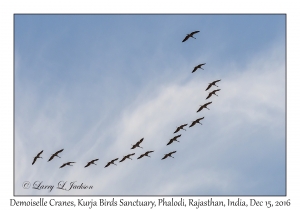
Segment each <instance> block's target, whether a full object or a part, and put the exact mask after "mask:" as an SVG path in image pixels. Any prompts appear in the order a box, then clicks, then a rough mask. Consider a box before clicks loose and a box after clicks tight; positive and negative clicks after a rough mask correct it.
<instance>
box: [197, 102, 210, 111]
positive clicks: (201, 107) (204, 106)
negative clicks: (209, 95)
mask: <svg viewBox="0 0 300 210" xmlns="http://www.w3.org/2000/svg"><path fill="white" fill-rule="evenodd" d="M211 103H212V102H208V103H206V104H203V105H202V106H200V108H199V109H198V111H197V112H200V111H201V110H202V109H204V108H206V109H208V110H210V109H209V108H207V106H208V105H209V104H211Z"/></svg>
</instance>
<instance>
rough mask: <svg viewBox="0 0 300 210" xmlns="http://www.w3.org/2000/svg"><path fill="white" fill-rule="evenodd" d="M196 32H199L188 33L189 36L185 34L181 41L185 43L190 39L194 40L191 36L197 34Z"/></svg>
mask: <svg viewBox="0 0 300 210" xmlns="http://www.w3.org/2000/svg"><path fill="white" fill-rule="evenodd" d="M198 32H200V31H194V32H192V33H190V34H187V35H186V36H185V38H184V39H183V40H182V42H185V41H186V40H188V39H189V38H190V37H192V38H194V39H196V38H195V37H193V35H194V34H196V33H198Z"/></svg>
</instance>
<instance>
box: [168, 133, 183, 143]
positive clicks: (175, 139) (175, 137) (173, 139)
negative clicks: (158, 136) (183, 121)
mask: <svg viewBox="0 0 300 210" xmlns="http://www.w3.org/2000/svg"><path fill="white" fill-rule="evenodd" d="M180 136H181V134H180V135H178V136H174V137H173V138H172V139H170V141H169V143H167V145H170V144H172V143H173V141H178V140H177V138H178V137H180ZM178 142H179V141H178Z"/></svg>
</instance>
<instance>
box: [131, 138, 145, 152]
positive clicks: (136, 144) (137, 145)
mask: <svg viewBox="0 0 300 210" xmlns="http://www.w3.org/2000/svg"><path fill="white" fill-rule="evenodd" d="M143 140H144V138H142V139H141V140H139V141H138V142H137V143H135V145H132V147H131V149H135V148H136V147H140V143H142V141H143ZM140 148H143V147H140Z"/></svg>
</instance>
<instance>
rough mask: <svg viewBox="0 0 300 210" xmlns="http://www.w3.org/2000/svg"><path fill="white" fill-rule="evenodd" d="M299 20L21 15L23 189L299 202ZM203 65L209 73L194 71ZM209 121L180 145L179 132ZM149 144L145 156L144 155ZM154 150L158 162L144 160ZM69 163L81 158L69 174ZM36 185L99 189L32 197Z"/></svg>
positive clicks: (18, 186)
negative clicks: (293, 161) (292, 183)
mask: <svg viewBox="0 0 300 210" xmlns="http://www.w3.org/2000/svg"><path fill="white" fill-rule="evenodd" d="M285 21H286V17H285V16H284V15H15V16H14V33H15V34H14V35H15V37H14V65H15V74H14V80H15V86H14V88H15V89H14V91H15V194H16V195H285V194H286V170H285V169H286V164H285V163H286V161H285V155H286V154H285V151H286V148H285V140H286V139H285V134H286V129H285V117H286V112H285V108H286V107H285V85H286V84H285V76H286V75H285V62H286V61H285V55H286V52H285V49H286V46H285V41H286V37H285V33H286V32H285V30H286V25H285ZM196 30H199V31H200V33H198V34H196V35H194V37H195V38H196V39H192V38H190V39H189V40H187V41H186V42H184V43H182V40H183V39H184V37H185V36H186V34H187V33H190V32H192V31H196ZM200 63H206V64H205V65H204V66H203V67H202V68H203V69H204V70H201V69H198V70H197V71H196V72H194V73H191V72H192V70H193V68H194V67H195V66H196V65H198V64H200ZM218 79H221V81H220V82H219V83H217V85H218V86H219V87H214V86H213V87H212V88H211V89H210V90H208V91H205V89H206V87H207V86H208V84H209V83H210V82H212V81H214V80H218ZM217 88H220V89H221V90H220V91H219V92H218V93H217V94H218V96H215V95H213V96H212V97H211V98H209V99H207V100H206V97H207V95H208V92H210V91H212V90H215V89H217ZM210 101H212V104H210V105H209V106H208V108H209V109H210V110H207V109H204V110H202V111H201V112H198V113H197V110H198V108H199V107H200V106H201V105H203V104H204V103H206V102H210ZM200 117H204V119H203V120H202V121H201V122H202V125H200V124H197V125H195V126H193V127H191V128H190V127H188V126H187V128H186V131H182V130H181V131H180V132H178V134H181V135H182V136H181V137H180V138H179V139H178V140H179V141H180V142H173V143H172V144H171V145H168V146H166V144H167V143H168V141H169V140H170V139H171V138H173V137H174V136H175V135H177V133H176V134H174V131H175V129H176V128H177V127H178V126H179V125H181V124H186V123H187V124H188V125H190V124H191V122H192V121H193V120H196V119H197V118H200ZM141 138H144V141H143V142H142V143H141V147H143V148H136V149H134V150H131V149H130V148H131V146H132V145H133V144H135V143H136V142H137V141H138V140H140V139H141ZM60 149H64V151H63V152H62V153H60V157H61V158H57V157H56V158H54V159H53V160H52V161H50V162H47V161H48V159H49V158H50V156H51V155H52V154H53V153H54V152H56V151H58V150H60ZM41 150H43V153H42V155H41V156H42V157H43V159H38V160H37V161H36V163H35V164H34V165H32V161H33V158H34V157H35V156H36V155H37V154H38V153H39V152H40V151H41ZM149 150H153V151H154V152H153V153H151V154H150V156H151V158H149V157H144V158H142V159H139V160H137V157H138V156H139V155H141V154H142V153H144V152H146V151H149ZM172 151H177V152H176V153H175V154H173V157H174V158H167V159H165V160H161V159H162V157H163V156H164V154H166V153H169V152H172ZM130 153H135V155H134V156H132V160H129V159H127V160H125V161H124V162H121V163H120V162H119V160H120V159H121V158H122V157H123V156H125V155H127V154H130ZM115 158H119V160H118V161H117V162H116V164H117V166H115V165H110V166H109V167H107V168H104V166H105V165H106V164H107V162H109V161H110V160H112V159H115ZM93 159H99V160H98V161H97V162H96V164H97V165H91V166H89V167H87V168H84V166H85V165H86V164H87V162H89V161H91V160H93ZM68 161H72V162H76V163H74V164H73V166H66V167H64V168H59V167H60V166H61V165H62V164H63V163H65V162H68ZM24 181H29V182H30V183H31V184H33V183H34V182H35V181H39V182H42V185H45V186H46V185H54V186H55V188H56V187H57V183H58V182H60V181H66V182H67V183H70V182H72V181H76V184H78V185H80V184H81V183H83V184H84V185H88V186H90V185H92V186H93V189H91V190H71V191H64V190H59V189H53V190H52V191H51V192H49V190H36V189H32V187H31V188H30V189H23V187H22V184H23V183H24Z"/></svg>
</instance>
